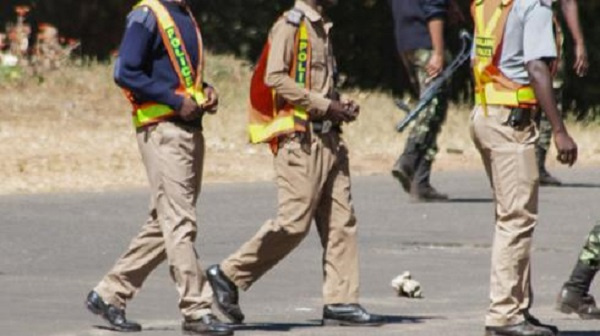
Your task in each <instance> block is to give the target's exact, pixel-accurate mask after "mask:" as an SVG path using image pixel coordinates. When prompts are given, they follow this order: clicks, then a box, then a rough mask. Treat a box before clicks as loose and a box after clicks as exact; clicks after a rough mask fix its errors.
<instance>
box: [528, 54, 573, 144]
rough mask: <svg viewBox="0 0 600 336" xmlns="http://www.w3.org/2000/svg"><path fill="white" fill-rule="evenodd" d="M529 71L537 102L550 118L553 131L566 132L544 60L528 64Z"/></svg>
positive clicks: (550, 76)
mask: <svg viewBox="0 0 600 336" xmlns="http://www.w3.org/2000/svg"><path fill="white" fill-rule="evenodd" d="M527 71H528V72H529V78H530V79H531V86H532V87H533V90H534V91H535V96H536V98H537V101H538V103H539V104H540V107H541V108H542V110H543V111H544V113H545V114H546V116H547V117H548V121H550V124H551V125H552V130H553V131H554V132H555V133H557V132H565V131H566V128H565V125H564V123H563V121H562V118H561V114H560V112H559V111H558V108H557V106H556V99H555V97H554V91H553V89H552V75H551V74H550V69H549V68H548V65H547V64H546V62H544V61H542V60H533V61H529V62H527Z"/></svg>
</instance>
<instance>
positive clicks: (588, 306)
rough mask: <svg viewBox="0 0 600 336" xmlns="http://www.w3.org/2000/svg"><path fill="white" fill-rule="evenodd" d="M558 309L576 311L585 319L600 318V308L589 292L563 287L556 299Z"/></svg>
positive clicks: (566, 312)
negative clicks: (579, 291)
mask: <svg viewBox="0 0 600 336" xmlns="http://www.w3.org/2000/svg"><path fill="white" fill-rule="evenodd" d="M556 310H558V311H561V312H563V313H565V314H571V313H576V314H577V315H579V317H580V318H582V319H584V320H592V319H600V309H598V307H596V300H594V297H593V296H591V295H589V294H587V293H586V294H579V293H577V292H575V291H572V290H569V289H568V288H567V287H563V288H562V290H561V291H560V293H559V294H558V299H557V300H556Z"/></svg>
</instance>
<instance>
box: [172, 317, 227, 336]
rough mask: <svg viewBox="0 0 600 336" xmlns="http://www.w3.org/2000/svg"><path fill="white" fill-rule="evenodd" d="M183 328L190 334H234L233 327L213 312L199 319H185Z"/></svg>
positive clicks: (219, 335)
mask: <svg viewBox="0 0 600 336" xmlns="http://www.w3.org/2000/svg"><path fill="white" fill-rule="evenodd" d="M181 328H182V329H183V332H184V333H185V334H188V335H214V336H230V335H233V329H231V327H230V326H228V325H227V324H225V323H223V322H221V321H219V319H218V318H217V317H216V316H215V315H213V314H206V315H204V316H202V317H201V318H199V319H197V320H192V321H184V322H183V325H182V326H181Z"/></svg>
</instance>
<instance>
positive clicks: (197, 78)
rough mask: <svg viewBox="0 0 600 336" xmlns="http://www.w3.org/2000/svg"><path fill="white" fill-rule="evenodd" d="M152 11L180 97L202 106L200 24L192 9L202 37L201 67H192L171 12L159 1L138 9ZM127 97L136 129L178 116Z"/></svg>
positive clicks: (150, 0) (201, 60)
mask: <svg viewBox="0 0 600 336" xmlns="http://www.w3.org/2000/svg"><path fill="white" fill-rule="evenodd" d="M142 6H144V7H148V8H149V9H150V10H151V11H152V13H153V14H154V16H155V17H156V21H157V24H158V30H159V32H160V35H161V37H162V40H163V43H164V45H165V49H166V50H167V52H168V54H169V58H170V60H171V64H172V65H173V69H174V70H175V71H176V72H177V75H178V77H179V82H180V85H179V87H178V88H177V90H176V93H177V94H180V95H182V96H185V97H188V98H192V99H194V100H195V101H196V102H197V103H198V104H200V103H202V102H204V100H205V97H204V92H203V89H202V85H203V83H202V77H203V68H204V57H203V56H204V54H203V45H202V36H201V34H200V28H199V26H198V23H197V22H196V21H195V19H194V15H193V14H192V13H191V11H190V10H189V9H188V12H189V15H190V17H191V18H192V20H194V23H195V24H196V34H197V36H198V49H199V50H198V67H197V68H196V69H194V68H193V67H192V64H191V61H190V57H189V54H188V52H187V49H186V47H185V45H184V44H183V39H182V38H181V33H180V32H179V29H178V28H177V25H175V21H173V18H172V17H171V15H170V14H169V11H168V10H167V9H166V8H165V6H163V5H162V4H161V3H160V1H158V0H142V1H140V2H139V3H138V4H137V5H135V7H134V8H137V7H142ZM125 95H126V96H127V98H128V99H129V101H130V102H131V104H132V106H133V124H134V125H135V127H136V128H137V127H142V126H146V125H151V124H155V123H157V122H159V121H162V120H166V119H169V118H171V117H172V116H174V115H175V111H173V109H172V108H171V107H169V106H167V105H163V104H159V103H155V102H147V103H143V104H138V103H137V102H136V101H135V99H134V96H133V94H132V93H131V92H129V91H127V90H125Z"/></svg>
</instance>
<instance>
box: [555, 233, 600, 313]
mask: <svg viewBox="0 0 600 336" xmlns="http://www.w3.org/2000/svg"><path fill="white" fill-rule="evenodd" d="M598 267H600V224H599V225H596V226H594V228H593V229H592V231H591V232H590V233H589V235H588V237H587V240H586V242H585V245H584V246H583V249H582V250H581V253H580V254H579V259H578V260H577V263H576V264H575V268H574V269H573V271H572V272H571V276H570V277H569V280H568V281H567V282H565V284H564V285H563V287H562V289H561V291H560V293H559V294H558V299H557V302H556V309H557V310H559V311H561V312H563V313H567V314H570V313H576V314H578V315H579V316H580V317H581V318H582V319H600V309H598V307H596V302H595V300H594V297H593V296H592V295H590V294H589V290H590V285H591V284H592V280H594V276H595V275H596V273H597V272H598Z"/></svg>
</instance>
